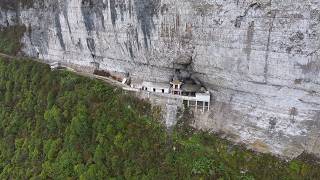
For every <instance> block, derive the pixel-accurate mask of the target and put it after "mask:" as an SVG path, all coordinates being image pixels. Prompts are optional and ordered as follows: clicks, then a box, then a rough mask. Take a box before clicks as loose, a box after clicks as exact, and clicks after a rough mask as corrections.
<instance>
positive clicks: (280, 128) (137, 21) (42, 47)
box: [0, 0, 320, 157]
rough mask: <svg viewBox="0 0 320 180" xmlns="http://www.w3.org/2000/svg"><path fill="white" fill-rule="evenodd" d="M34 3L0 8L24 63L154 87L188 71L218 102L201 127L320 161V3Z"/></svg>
mask: <svg viewBox="0 0 320 180" xmlns="http://www.w3.org/2000/svg"><path fill="white" fill-rule="evenodd" d="M10 2H12V1H10ZM17 2H18V0H17ZM30 2H31V4H28V5H23V4H21V3H20V4H19V3H13V4H11V5H10V6H9V5H8V4H7V5H5V4H3V3H0V5H1V12H0V24H1V25H2V26H10V25H14V24H17V23H20V24H24V25H25V26H27V27H28V29H29V30H28V31H27V32H26V33H25V36H24V38H23V40H22V41H23V43H24V49H23V51H24V53H26V54H27V55H29V56H36V57H39V58H41V59H46V60H52V61H64V62H67V63H74V64H78V65H82V66H92V64H93V62H95V63H96V64H100V68H102V69H108V70H113V71H118V72H124V73H130V75H131V76H132V77H133V78H135V79H149V80H152V81H168V80H169V79H170V77H171V76H172V75H173V72H174V71H173V69H174V65H176V64H180V65H181V67H185V65H186V64H187V66H188V67H187V68H186V69H185V71H188V72H189V73H191V75H192V76H194V77H196V78H197V79H199V81H200V82H202V83H203V84H204V85H205V86H206V87H208V88H209V90H210V91H211V93H212V100H213V102H214V103H213V104H212V110H211V113H210V114H208V115H203V116H201V117H198V118H197V119H196V121H195V126H197V127H198V128H202V129H209V130H213V131H215V132H223V133H225V134H226V135H228V137H230V138H232V139H233V140H234V141H237V142H245V143H246V144H248V145H249V146H251V147H252V148H255V149H258V150H260V151H266V152H273V153H275V154H279V155H283V156H288V157H294V156H297V155H299V154H300V153H302V152H303V151H307V152H312V153H315V154H318V155H319V154H320V148H319V147H320V139H319V138H320V94H319V93H320V75H319V73H320V59H319V57H320V1H319V0H309V1H305V0H295V1H290V0H47V1H45V3H43V2H38V1H33V2H32V1H30ZM8 6H9V7H8ZM181 59H183V61H187V62H181Z"/></svg>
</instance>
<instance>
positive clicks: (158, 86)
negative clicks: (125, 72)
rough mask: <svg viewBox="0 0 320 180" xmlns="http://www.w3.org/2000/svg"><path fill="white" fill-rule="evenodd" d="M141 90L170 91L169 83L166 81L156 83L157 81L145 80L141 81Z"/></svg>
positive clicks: (166, 92)
mask: <svg viewBox="0 0 320 180" xmlns="http://www.w3.org/2000/svg"><path fill="white" fill-rule="evenodd" d="M141 89H142V90H144V91H149V92H156V93H165V94H169V93H170V84H168V83H157V82H147V81H144V82H143V83H142V87H141Z"/></svg>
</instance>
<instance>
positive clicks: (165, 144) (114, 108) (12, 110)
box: [0, 60, 320, 180]
mask: <svg viewBox="0 0 320 180" xmlns="http://www.w3.org/2000/svg"><path fill="white" fill-rule="evenodd" d="M160 112H161V110H160V109H158V108H153V109H151V107H150V105H149V104H148V103H147V102H144V101H141V100H138V99H136V98H134V97H133V96H130V95H125V93H122V92H121V91H120V90H119V89H117V88H114V87H110V86H107V85H105V84H104V83H103V82H101V81H98V80H92V79H88V78H85V77H80V76H77V75H74V74H72V73H68V72H64V71H54V72H52V71H51V70H50V68H49V67H48V66H47V65H44V64H40V63H35V62H32V61H18V60H15V61H3V60H0V179H83V180H86V179H94V180H95V179H241V180H252V179H317V178H318V177H320V168H319V166H318V165H315V164H312V163H304V162H302V161H300V160H294V161H291V162H289V163H286V162H283V161H281V160H279V159H277V158H275V157H273V156H271V155H268V154H255V153H253V152H250V151H248V150H245V149H243V148H241V147H238V146H232V145H231V144H230V143H229V142H227V141H225V140H221V139H219V138H217V137H216V136H214V135H211V134H209V133H205V132H197V131H195V130H193V129H191V128H190V127H189V126H187V125H186V123H185V122H186V121H187V120H190V117H191V116H192V115H191V114H189V113H188V112H185V114H184V118H182V121H181V122H180V123H179V124H178V126H177V128H176V129H175V130H174V131H173V133H172V134H170V135H168V134H167V132H166V130H165V129H164V128H163V127H162V126H161V124H159V123H158V122H156V121H154V120H153V118H155V119H157V118H158V117H159V114H160Z"/></svg>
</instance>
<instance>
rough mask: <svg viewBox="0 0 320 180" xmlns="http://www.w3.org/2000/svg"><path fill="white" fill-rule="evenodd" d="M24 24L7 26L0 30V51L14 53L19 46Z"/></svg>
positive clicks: (24, 29) (20, 45)
mask: <svg viewBox="0 0 320 180" xmlns="http://www.w3.org/2000/svg"><path fill="white" fill-rule="evenodd" d="M25 31H26V27H25V26H19V25H17V26H9V27H6V28H3V29H1V30H0V53H4V54H10V55H16V54H17V53H18V52H19V51H20V49H21V47H22V44H21V38H22V36H23V34H24V33H25Z"/></svg>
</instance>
